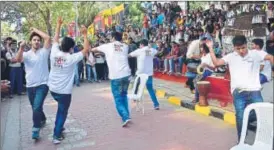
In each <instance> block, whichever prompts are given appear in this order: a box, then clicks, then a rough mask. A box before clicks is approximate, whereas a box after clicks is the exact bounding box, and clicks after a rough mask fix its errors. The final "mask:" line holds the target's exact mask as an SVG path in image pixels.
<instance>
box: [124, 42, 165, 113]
mask: <svg viewBox="0 0 274 150" xmlns="http://www.w3.org/2000/svg"><path fill="white" fill-rule="evenodd" d="M156 54H157V50H156V49H154V48H149V47H148V41H147V40H146V39H143V40H141V41H140V48H139V49H137V50H135V51H134V52H131V53H130V54H129V57H137V73H136V74H137V75H138V74H147V75H148V76H149V78H148V80H147V83H146V86H147V90H148V92H149V95H150V97H151V99H152V102H153V105H154V109H155V110H159V109H160V107H159V102H158V100H157V97H156V95H155V92H154V89H153V58H154V56H155V55H156Z"/></svg>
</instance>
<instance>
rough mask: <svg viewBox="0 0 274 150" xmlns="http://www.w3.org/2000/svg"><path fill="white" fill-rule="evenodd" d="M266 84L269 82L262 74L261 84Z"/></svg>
mask: <svg viewBox="0 0 274 150" xmlns="http://www.w3.org/2000/svg"><path fill="white" fill-rule="evenodd" d="M266 82H268V81H267V78H266V76H265V75H263V74H261V73H260V83H261V84H264V83H266Z"/></svg>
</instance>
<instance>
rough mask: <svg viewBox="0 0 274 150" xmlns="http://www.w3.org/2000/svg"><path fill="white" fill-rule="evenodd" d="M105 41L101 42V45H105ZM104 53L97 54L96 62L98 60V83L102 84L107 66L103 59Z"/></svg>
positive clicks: (96, 66)
mask: <svg viewBox="0 0 274 150" xmlns="http://www.w3.org/2000/svg"><path fill="white" fill-rule="evenodd" d="M104 43H105V42H104V41H100V42H99V45H102V44H104ZM103 55H104V53H102V52H98V53H95V60H96V64H95V68H96V71H97V75H98V76H97V78H98V82H99V83H100V82H101V81H102V80H103V79H104V70H105V69H104V67H105V66H104V65H105V59H104V57H103Z"/></svg>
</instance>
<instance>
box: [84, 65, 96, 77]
mask: <svg viewBox="0 0 274 150" xmlns="http://www.w3.org/2000/svg"><path fill="white" fill-rule="evenodd" d="M86 67H87V72H88V81H92V80H91V73H92V74H93V78H94V81H97V73H96V70H95V66H93V67H92V66H91V65H86Z"/></svg>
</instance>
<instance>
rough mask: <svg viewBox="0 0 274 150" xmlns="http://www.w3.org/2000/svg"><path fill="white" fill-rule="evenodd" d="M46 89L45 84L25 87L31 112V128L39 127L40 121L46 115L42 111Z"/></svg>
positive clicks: (44, 118)
mask: <svg viewBox="0 0 274 150" xmlns="http://www.w3.org/2000/svg"><path fill="white" fill-rule="evenodd" d="M48 90H49V88H48V86H47V85H46V84H42V85H39V86H37V87H29V88H27V92H28V97H29V101H30V104H31V106H32V112H33V115H32V120H33V128H36V129H39V128H41V122H42V121H45V120H46V116H45V114H44V112H43V104H44V100H45V98H46V96H47V94H48Z"/></svg>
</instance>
